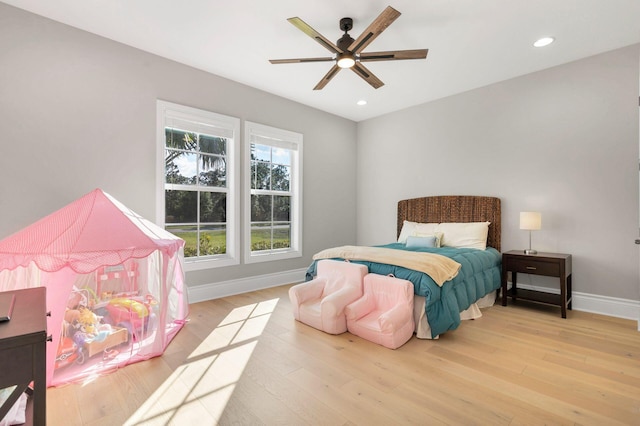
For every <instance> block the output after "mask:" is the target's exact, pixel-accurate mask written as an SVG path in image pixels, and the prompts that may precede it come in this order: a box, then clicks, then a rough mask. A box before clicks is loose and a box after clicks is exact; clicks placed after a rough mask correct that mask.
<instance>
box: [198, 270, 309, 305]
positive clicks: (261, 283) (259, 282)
mask: <svg viewBox="0 0 640 426" xmlns="http://www.w3.org/2000/svg"><path fill="white" fill-rule="evenodd" d="M306 272H307V269H306V268H305V269H294V270H292V271H284V272H278V273H275V274H266V275H259V276H256V277H247V278H239V279H236V280H230V281H222V282H219V283H211V284H203V285H199V286H193V287H187V292H188V295H189V303H197V302H204V301H205V300H211V299H218V298H220V297H226V296H233V295H235V294H240V293H247V292H250V291H255V290H261V289H264V288H270V287H277V286H279V285H284V284H293V283H300V282H302V281H304V276H305V273H306Z"/></svg>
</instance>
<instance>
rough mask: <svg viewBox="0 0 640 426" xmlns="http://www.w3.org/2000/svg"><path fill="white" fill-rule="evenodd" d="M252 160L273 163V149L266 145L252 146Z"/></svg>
mask: <svg viewBox="0 0 640 426" xmlns="http://www.w3.org/2000/svg"><path fill="white" fill-rule="evenodd" d="M251 159H252V160H259V161H269V162H270V161H271V147H270V146H266V145H259V144H255V143H252V144H251Z"/></svg>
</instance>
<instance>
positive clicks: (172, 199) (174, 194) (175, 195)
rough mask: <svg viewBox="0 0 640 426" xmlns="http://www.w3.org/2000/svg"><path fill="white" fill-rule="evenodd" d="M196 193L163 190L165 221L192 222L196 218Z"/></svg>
mask: <svg viewBox="0 0 640 426" xmlns="http://www.w3.org/2000/svg"><path fill="white" fill-rule="evenodd" d="M197 212H198V193H197V192H195V191H170V190H166V191H165V219H164V221H165V223H194V222H196V221H197V219H198V215H197Z"/></svg>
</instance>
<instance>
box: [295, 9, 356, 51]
mask: <svg viewBox="0 0 640 426" xmlns="http://www.w3.org/2000/svg"><path fill="white" fill-rule="evenodd" d="M287 21H289V22H291V23H292V24H293V25H295V26H296V27H297V28H298V29H299V30H300V31H302V32H303V33H305V34H306V35H308V36H309V37H311V38H312V39H314V40H315V41H317V42H318V43H320V44H321V45H322V46H323V47H324V48H325V49H327V50H329V51H330V52H332V53H343V52H342V49H340V48H339V47H338V46H336V45H335V44H333V43H332V42H331V41H330V40H329V39H327V38H326V37H324V36H323V35H322V34H320V33H319V32H317V31H316V30H314V29H313V28H311V26H310V25H309V24H307V23H306V22H304V21H303V20H302V19H300V18H298V17H297V16H296V17H294V18H289V19H287Z"/></svg>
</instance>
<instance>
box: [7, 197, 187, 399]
mask: <svg viewBox="0 0 640 426" xmlns="http://www.w3.org/2000/svg"><path fill="white" fill-rule="evenodd" d="M183 266H184V240H182V239H180V238H178V237H176V236H174V235H173V234H171V233H169V232H167V231H165V230H164V229H163V228H161V227H159V226H157V225H155V224H154V223H152V222H150V221H148V220H146V219H144V218H143V217H141V216H140V215H138V214H136V213H134V212H133V211H131V210H130V209H128V208H127V207H125V206H124V205H123V204H121V203H120V202H118V201H117V200H115V199H114V198H113V197H111V196H110V195H109V194H107V193H105V192H103V191H102V190H100V189H95V190H94V191H92V192H90V193H88V194H86V195H85V196H83V197H81V198H79V199H78V200H76V201H74V202H72V203H71V204H69V205H67V206H65V207H63V208H61V209H60V210H58V211H56V212H54V213H52V214H50V215H48V216H46V217H44V218H43V219H41V220H39V221H37V222H35V223H34V224H32V225H30V226H28V227H26V228H24V229H23V230H21V231H18V232H16V233H15V234H13V235H10V236H8V237H7V238H5V239H3V240H2V241H0V291H8V290H15V289H22V288H30V287H40V286H44V287H46V289H47V291H46V293H47V297H46V302H47V309H48V311H50V312H51V316H50V318H48V320H47V332H48V334H49V335H51V337H52V341H51V342H48V343H47V386H57V385H61V384H65V383H69V382H75V381H80V380H84V379H87V378H92V377H95V376H96V375H100V374H103V373H105V372H107V371H111V370H115V369H116V368H119V367H122V366H125V365H127V364H131V363H134V362H138V361H142V360H146V359H149V358H152V357H155V356H158V355H161V354H162V353H163V352H164V350H165V349H166V347H167V345H168V344H169V342H170V341H171V339H173V337H174V336H175V335H176V334H177V333H178V331H179V330H180V329H181V328H182V326H183V325H184V323H185V321H186V318H187V315H188V300H187V292H186V287H185V283H184V269H183Z"/></svg>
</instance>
